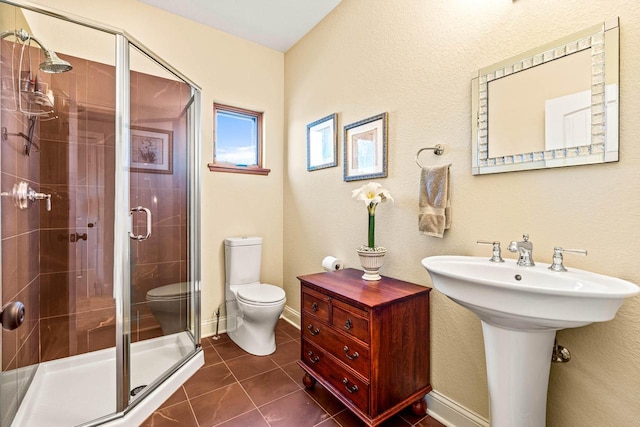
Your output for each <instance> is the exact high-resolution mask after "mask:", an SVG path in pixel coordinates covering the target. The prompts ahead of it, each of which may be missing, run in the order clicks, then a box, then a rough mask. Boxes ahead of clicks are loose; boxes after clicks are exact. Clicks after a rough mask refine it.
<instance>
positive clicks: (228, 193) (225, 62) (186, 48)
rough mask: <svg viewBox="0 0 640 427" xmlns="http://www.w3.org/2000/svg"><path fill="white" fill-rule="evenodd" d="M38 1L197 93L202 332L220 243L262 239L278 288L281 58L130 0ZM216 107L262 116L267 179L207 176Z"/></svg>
mask: <svg viewBox="0 0 640 427" xmlns="http://www.w3.org/2000/svg"><path fill="white" fill-rule="evenodd" d="M40 3H42V4H43V5H46V6H47V7H53V8H56V9H59V10H62V11H67V12H71V13H73V14H75V15H78V16H82V17H85V18H89V19H92V20H95V21H98V22H101V23H105V24H108V25H111V26H114V27H117V28H122V29H124V30H126V31H127V32H128V33H129V34H131V35H132V36H133V37H135V38H136V39H138V40H139V41H140V42H142V43H143V44H145V45H146V46H147V47H148V48H149V49H151V50H152V51H154V52H155V53H156V54H158V55H159V56H160V57H162V58H163V59H164V60H165V61H167V62H168V63H169V64H172V65H173V66H174V67H176V68H177V69H178V70H180V72H182V73H183V74H185V75H186V76H188V77H189V78H190V79H191V80H193V81H194V82H195V83H197V84H198V85H199V86H200V87H201V88H202V164H201V171H202V236H201V237H202V321H203V323H204V324H205V328H204V331H203V333H204V334H206V333H207V332H210V331H209V329H211V327H212V326H213V324H212V321H213V319H214V318H215V316H214V312H215V310H216V308H217V307H218V306H219V305H220V303H221V302H222V301H224V250H223V239H224V238H225V237H227V236H236V235H259V236H262V237H263V238H264V246H263V255H262V261H263V262H262V278H263V280H264V281H267V282H269V283H273V284H277V285H281V284H282V281H283V280H282V264H283V262H282V254H283V221H282V216H283V212H282V205H283V186H282V181H283V174H284V172H283V143H282V139H283V128H284V126H283V115H284V100H283V96H284V80H283V76H284V55H283V54H282V53H281V52H277V51H274V50H271V49H267V48H265V47H262V46H259V45H257V44H255V43H251V42H247V41H244V40H241V39H239V38H237V37H234V36H230V35H228V34H225V33H222V32H220V31H216V30H214V29H211V28H209V27H206V26H204V25H201V24H198V23H196V22H193V21H189V20H187V19H184V18H181V17H179V16H176V15H173V14H170V13H166V12H163V11H161V10H159V9H156V8H153V7H150V6H147V5H145V4H143V3H140V2H137V1H135V0H110V1H99V2H97V1H91V2H87V1H82V0H47V1H41V2H40ZM65 53H66V52H65ZM68 53H71V54H73V52H68ZM214 101H216V102H222V103H225V104H230V105H235V106H238V107H243V108H249V109H254V110H258V111H264V117H265V144H266V153H265V156H266V167H267V168H271V170H272V172H271V174H270V175H269V176H267V177H264V176H255V175H238V174H228V173H213V172H209V170H208V168H207V166H206V165H207V163H209V162H211V161H212V159H213V146H212V140H213V138H212V133H213V118H212V112H213V102H214Z"/></svg>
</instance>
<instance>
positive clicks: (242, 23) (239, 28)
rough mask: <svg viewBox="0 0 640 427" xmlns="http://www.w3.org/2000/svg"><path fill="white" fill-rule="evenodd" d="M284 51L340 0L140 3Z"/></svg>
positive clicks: (158, 0)
mask: <svg viewBox="0 0 640 427" xmlns="http://www.w3.org/2000/svg"><path fill="white" fill-rule="evenodd" d="M140 1H141V2H143V3H147V4H149V5H151V6H155V7H158V8H160V9H164V10H166V11H168V12H171V13H175V14H176V15H180V16H184V17H185V18H188V19H191V20H193V21H196V22H200V23H202V24H205V25H208V26H210V27H213V28H216V29H218V30H221V31H224V32H225V33H229V34H233V35H235V36H238V37H241V38H243V39H246V40H250V41H253V42H256V43H259V44H261V45H263V46H267V47H270V48H272V49H275V50H279V51H281V52H286V51H287V50H288V49H289V48H290V47H291V46H293V45H294V44H295V43H296V42H297V41H298V40H300V39H301V38H302V37H303V36H304V35H305V34H307V33H308V32H309V31H310V30H311V29H312V28H313V27H314V26H315V25H316V24H317V23H318V22H320V21H321V20H322V18H324V17H325V16H326V15H327V14H328V13H329V12H331V10H333V8H334V7H336V6H337V5H338V3H340V2H341V1H342V0H181V1H175V0H140Z"/></svg>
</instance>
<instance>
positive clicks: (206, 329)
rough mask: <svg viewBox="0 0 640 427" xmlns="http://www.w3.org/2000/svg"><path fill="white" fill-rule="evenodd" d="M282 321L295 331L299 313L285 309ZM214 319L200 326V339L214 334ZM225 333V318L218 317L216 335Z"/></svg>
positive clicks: (297, 325) (298, 324)
mask: <svg viewBox="0 0 640 427" xmlns="http://www.w3.org/2000/svg"><path fill="white" fill-rule="evenodd" d="M282 319H284V320H286V321H287V323H289V324H291V325H292V326H294V327H295V328H297V329H300V312H299V311H296V310H294V309H292V308H291V307H285V308H284V311H283V312H282ZM216 322H217V320H216V318H215V317H214V318H213V319H207V320H205V321H203V322H202V323H201V324H200V335H201V336H202V338H206V337H212V336H214V335H215V334H216ZM225 332H227V316H220V324H219V325H218V334H222V333H225Z"/></svg>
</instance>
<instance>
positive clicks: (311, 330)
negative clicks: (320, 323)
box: [307, 323, 320, 335]
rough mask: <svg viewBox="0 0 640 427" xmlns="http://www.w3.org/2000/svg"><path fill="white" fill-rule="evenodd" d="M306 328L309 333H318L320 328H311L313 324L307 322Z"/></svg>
mask: <svg viewBox="0 0 640 427" xmlns="http://www.w3.org/2000/svg"><path fill="white" fill-rule="evenodd" d="M307 329H308V330H309V333H310V334H311V335H318V334H319V333H320V329H318V328H315V329H313V325H312V324H311V323H309V326H307Z"/></svg>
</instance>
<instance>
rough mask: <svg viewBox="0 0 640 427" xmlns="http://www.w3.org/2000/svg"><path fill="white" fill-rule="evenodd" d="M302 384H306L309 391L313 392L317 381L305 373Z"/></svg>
mask: <svg viewBox="0 0 640 427" xmlns="http://www.w3.org/2000/svg"><path fill="white" fill-rule="evenodd" d="M302 384H304V386H305V387H306V388H307V390H311V389H312V388H313V386H314V385H316V379H315V378H313V377H312V376H311V375H309V374H306V373H305V374H304V377H302Z"/></svg>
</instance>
